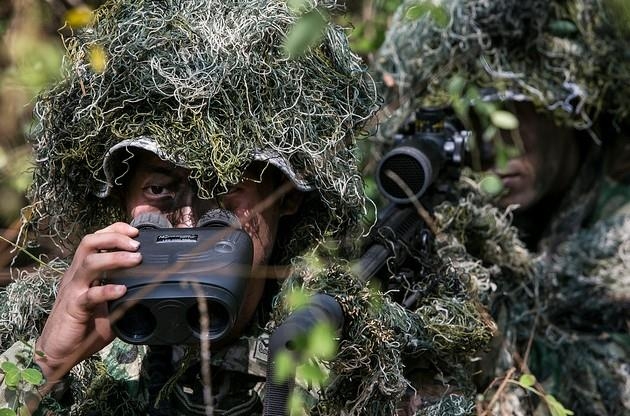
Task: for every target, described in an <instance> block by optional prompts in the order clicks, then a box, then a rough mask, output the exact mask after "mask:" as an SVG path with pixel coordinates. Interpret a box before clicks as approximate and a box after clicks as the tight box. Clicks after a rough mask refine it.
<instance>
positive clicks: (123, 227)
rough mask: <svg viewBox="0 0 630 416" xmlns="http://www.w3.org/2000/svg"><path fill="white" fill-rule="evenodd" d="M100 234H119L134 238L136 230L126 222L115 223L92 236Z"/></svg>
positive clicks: (136, 233)
mask: <svg viewBox="0 0 630 416" xmlns="http://www.w3.org/2000/svg"><path fill="white" fill-rule="evenodd" d="M101 233H120V234H125V235H127V236H129V237H135V236H137V235H138V229H137V228H135V227H132V226H131V225H129V224H127V223H126V222H115V223H113V224H111V225H108V226H107V227H105V228H103V229H100V230H98V231H96V232H95V233H94V234H101Z"/></svg>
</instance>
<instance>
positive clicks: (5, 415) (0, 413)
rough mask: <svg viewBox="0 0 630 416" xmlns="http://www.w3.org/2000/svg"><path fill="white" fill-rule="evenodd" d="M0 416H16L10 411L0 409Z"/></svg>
mask: <svg viewBox="0 0 630 416" xmlns="http://www.w3.org/2000/svg"><path fill="white" fill-rule="evenodd" d="M0 416H16V414H15V412H14V411H13V410H12V409H6V408H5V409H0Z"/></svg>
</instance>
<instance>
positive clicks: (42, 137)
mask: <svg viewBox="0 0 630 416" xmlns="http://www.w3.org/2000/svg"><path fill="white" fill-rule="evenodd" d="M319 6H320V7H322V8H323V9H317V10H316V9H313V10H312V11H314V12H315V13H323V10H326V8H327V7H328V9H327V10H328V11H331V10H332V8H333V4H329V3H327V2H322V3H321V4H319ZM287 7H288V6H287V4H286V3H285V2H284V1H279V0H278V1H261V2H256V1H254V2H248V1H234V2H225V1H211V0H190V1H179V2H173V1H168V2H167V1H152V2H146V1H135V0H134V1H131V0H128V1H122V0H114V1H111V2H109V3H107V5H106V6H104V7H103V8H101V9H99V10H98V11H97V12H96V15H95V18H94V22H93V24H92V25H91V26H90V27H88V28H86V29H84V30H81V31H79V32H78V33H77V34H76V36H73V37H71V38H70V39H69V40H68V61H67V64H68V67H67V72H66V77H65V80H64V81H63V82H62V83H61V84H60V85H58V86H57V87H55V88H54V89H53V90H51V91H50V92H48V93H45V94H43V95H42V96H41V97H40V100H39V103H38V105H37V114H38V116H39V119H40V120H39V122H40V125H39V129H38V131H37V132H36V133H35V135H34V140H33V146H34V149H35V152H36V161H37V168H36V171H35V177H34V183H33V188H32V192H31V195H30V197H31V199H32V207H31V209H30V210H29V217H28V218H27V220H28V221H29V222H28V225H29V226H31V229H32V230H41V232H43V233H47V234H49V235H51V236H53V237H57V241H59V242H60V243H61V244H65V245H66V246H68V248H70V249H72V248H74V247H75V245H76V243H77V240H78V238H79V237H80V236H82V235H83V234H84V233H86V232H90V231H93V230H95V229H98V228H100V227H103V226H105V225H108V224H110V223H111V222H112V221H115V220H120V219H121V218H124V216H125V214H124V211H123V210H122V208H121V205H120V203H119V201H118V200H117V199H116V196H117V194H116V187H117V186H118V185H119V184H120V183H119V182H120V180H121V179H122V180H124V178H120V177H119V176H118V175H117V173H116V172H115V171H114V172H113V171H110V170H108V168H107V167H104V166H103V161H104V158H105V155H106V153H107V152H108V150H109V149H111V148H112V146H115V145H117V144H120V143H131V142H129V140H131V141H136V143H137V140H138V139H139V138H147V137H149V138H151V143H152V144H151V145H152V146H153V145H155V146H157V149H156V150H155V153H156V154H158V155H159V156H160V157H163V158H164V159H166V160H170V161H171V162H173V163H175V164H176V165H182V166H186V167H189V168H191V171H192V173H191V179H192V180H194V181H196V182H197V183H198V184H199V185H200V187H199V189H200V196H201V197H207V198H209V197H211V196H213V195H216V194H219V193H221V192H223V191H224V190H225V189H226V188H228V187H229V186H230V185H231V184H234V183H236V182H238V181H239V180H240V179H241V174H242V170H243V168H244V167H245V166H246V165H247V164H248V163H250V162H251V161H253V160H265V159H260V158H261V156H263V157H264V156H265V155H267V157H269V159H268V161H269V163H277V165H276V166H278V167H280V168H281V169H282V166H285V165H288V166H290V167H291V168H292V173H287V172H286V171H285V173H286V174H287V175H288V176H290V177H291V179H292V180H293V182H294V183H295V184H296V186H298V188H299V189H302V190H303V191H304V192H308V194H307V197H306V201H305V203H304V204H303V208H304V209H303V210H301V212H300V213H299V215H297V216H296V218H297V220H296V222H295V223H292V224H289V226H288V227H287V230H286V231H287V232H288V234H287V235H286V238H284V239H282V240H281V241H279V242H278V247H279V248H280V250H281V252H280V253H276V261H277V262H278V263H283V264H290V265H291V266H292V273H291V276H290V277H289V278H288V279H286V281H285V283H284V285H283V287H282V289H281V291H280V295H279V296H277V298H276V300H275V306H276V308H275V310H274V311H273V312H274V313H273V315H272V318H271V321H270V320H269V317H268V315H266V314H265V311H261V316H259V318H260V320H259V321H258V322H256V323H254V324H253V325H252V328H250V329H249V331H248V333H247V334H245V335H244V336H243V338H242V339H241V340H239V342H238V343H236V345H234V346H231V347H230V348H227V349H226V350H224V351H219V352H216V353H213V355H212V364H216V365H217V366H221V365H223V366H224V370H231V371H232V370H237V371H240V373H239V374H241V377H240V378H236V382H235V383H234V384H238V386H235V387H236V388H237V391H236V393H240V394H241V396H240V397H236V396H238V394H236V395H233V396H234V397H233V398H234V399H235V401H234V405H235V406H237V405H239V404H241V403H239V400H240V401H241V402H242V400H243V397H247V399H250V398H252V397H253V396H252V395H256V396H257V395H258V393H259V392H260V390H261V386H260V383H256V384H255V385H254V386H251V388H249V386H248V385H246V383H245V380H249V379H248V378H245V377H243V376H242V374H245V373H246V374H247V375H254V376H260V375H264V372H262V373H261V362H259V361H257V360H256V358H255V357H254V358H251V357H250V355H249V353H250V352H253V351H255V350H256V345H255V343H256V342H258V340H259V338H258V335H259V334H260V332H261V328H260V327H258V326H257V325H260V326H264V325H267V327H268V328H269V329H272V328H273V327H274V326H275V325H277V324H278V323H280V322H282V321H283V319H284V318H285V317H286V316H287V314H288V313H289V312H290V310H289V307H288V304H287V302H285V298H287V297H289V295H290V291H291V289H293V288H295V287H303V288H305V289H307V290H308V291H311V292H322V293H328V294H331V295H334V296H335V297H336V298H337V300H339V302H340V304H341V305H342V306H343V309H344V312H345V315H346V317H347V323H346V326H345V328H344V333H343V334H342V339H341V342H340V345H339V352H338V354H337V356H336V357H334V358H333V359H332V360H330V361H329V362H326V363H324V365H325V366H326V367H328V368H329V370H330V374H331V381H332V383H331V384H330V385H329V386H327V387H326V388H325V389H324V390H323V391H320V392H318V393H319V400H318V401H316V402H314V403H313V405H312V406H313V408H312V409H311V413H313V414H330V415H338V414H370V415H372V414H373V415H377V414H393V413H394V412H395V409H396V408H397V407H399V404H398V402H399V401H400V399H401V397H402V396H403V395H404V394H405V393H406V392H407V390H409V389H410V388H411V387H410V385H411V383H410V381H409V379H408V375H409V374H408V373H406V368H405V361H409V360H412V361H419V360H422V361H423V362H424V363H426V365H427V366H430V367H432V368H433V369H434V370H436V371H437V376H439V380H440V382H441V383H443V384H446V385H453V386H454V387H455V388H454V389H452V390H449V391H448V394H447V395H444V396H439V395H438V397H435V398H434V399H433V400H432V401H431V402H429V403H427V406H425V414H440V413H442V414H466V413H470V411H471V410H472V409H473V408H474V394H475V391H474V386H473V385H472V383H471V382H470V374H471V368H470V358H471V357H474V356H475V355H476V353H477V350H478V349H481V348H483V347H484V346H485V345H486V344H487V342H488V341H489V340H490V338H491V336H492V333H493V330H494V327H493V325H492V323H491V322H489V321H488V319H487V315H485V314H484V313H483V311H482V310H481V308H480V307H479V300H478V294H477V290H478V289H477V288H478V287H483V286H484V285H486V284H488V282H490V280H491V276H494V275H495V274H496V273H497V271H498V270H499V269H498V268H497V267H496V266H492V267H491V268H487V267H485V265H484V264H482V263H480V262H478V261H477V260H475V259H473V258H471V257H470V256H469V255H468V254H467V253H466V250H465V249H464V246H463V243H461V242H460V241H459V239H462V240H469V241H476V238H475V237H474V236H476V235H483V236H485V237H486V242H485V243H484V244H481V245H478V244H477V245H476V250H477V255H478V256H479V257H480V258H485V257H488V259H493V258H494V257H496V256H497V255H498V254H497V253H504V256H501V255H499V258H501V259H503V260H505V259H509V261H505V262H504V265H503V269H505V270H510V271H511V272H512V273H513V275H514V276H516V277H515V278H516V279H518V278H519V276H520V278H521V279H522V276H524V275H526V270H527V269H528V267H529V266H528V264H527V258H526V257H523V256H522V254H523V249H522V247H521V246H520V245H519V243H518V241H517V240H516V238H515V234H514V232H513V230H511V229H510V227H509V225H508V222H507V221H505V217H504V216H503V215H502V214H501V213H499V212H498V211H497V210H495V209H493V208H490V207H485V208H479V206H478V204H473V203H472V199H471V200H470V203H462V204H461V205H459V206H457V207H454V206H452V205H445V206H444V207H442V208H440V209H443V210H444V212H450V214H448V216H447V217H445V218H444V219H442V220H438V227H439V229H440V230H441V232H440V233H439V236H438V244H437V245H436V248H435V250H434V251H433V252H431V253H429V254H428V256H427V255H426V254H425V256H426V257H423V258H422V259H421V260H423V261H424V262H425V263H426V275H427V276H430V277H431V279H432V280H433V281H434V283H435V284H432V285H428V286H427V287H426V289H424V292H423V296H422V297H421V298H420V299H419V300H418V301H417V303H416V304H415V305H412V307H411V308H410V309H405V308H403V307H402V306H400V305H398V304H396V303H394V302H392V301H390V300H389V298H388V297H387V296H385V295H383V294H380V293H376V292H373V291H371V290H370V289H368V288H366V287H365V285H364V284H363V283H361V282H358V281H357V280H356V279H355V278H354V277H353V275H352V273H351V272H350V267H349V265H350V263H349V261H347V260H343V259H341V258H337V257H336V256H337V254H342V253H335V257H331V256H330V255H329V253H326V254H327V255H326V256H323V259H324V261H325V262H326V263H323V266H321V267H317V265H316V264H314V262H313V261H312V259H313V258H314V256H315V255H317V253H318V252H319V251H318V250H317V249H316V248H315V247H317V246H318V244H319V243H321V242H323V241H324V240H326V239H333V240H344V239H347V238H349V237H351V236H353V235H354V234H352V231H353V229H354V228H355V227H356V226H357V225H358V220H359V218H360V216H361V214H362V210H363V203H364V201H363V193H362V189H361V188H362V182H361V179H360V177H359V175H358V172H357V168H356V162H355V156H356V154H355V151H356V149H355V143H354V140H355V139H356V134H357V132H358V131H360V129H361V126H362V125H363V123H364V122H365V121H366V120H367V119H368V118H369V116H370V115H371V113H372V110H373V109H374V106H375V103H376V98H375V95H374V91H373V87H372V84H371V83H370V82H369V78H366V77H365V75H366V74H365V71H364V69H363V68H362V67H361V65H360V61H359V59H358V58H357V57H356V56H354V55H353V54H352V53H350V52H349V50H348V49H347V42H346V40H345V38H344V36H343V34H342V32H341V31H340V29H339V28H337V27H336V26H334V25H332V24H328V25H327V26H326V28H325V30H324V32H323V38H322V40H321V42H320V43H319V44H317V45H316V46H314V47H312V48H310V49H309V50H307V51H306V53H305V54H304V56H299V57H296V58H288V57H286V56H285V54H284V51H283V50H282V47H281V44H282V42H283V41H284V39H285V38H286V36H287V33H288V31H289V29H290V28H291V27H292V25H293V24H294V23H295V22H297V20H298V19H299V16H298V15H297V14H295V13H293V12H292V11H290V10H289V9H288V8H287ZM99 50H102V51H103V52H104V53H105V56H106V57H107V64H106V67H105V69H104V71H103V72H98V71H95V70H94V68H93V67H92V66H91V65H90V62H89V57H90V56H92V55H91V54H93V53H95V51H99ZM277 159H280V160H282V161H283V162H282V163H280V162H273V160H277ZM285 168H286V166H285ZM208 182H210V183H215V184H216V186H215V187H214V188H212V189H207V188H204V187H203V186H201V185H202V184H204V183H208ZM471 195H472V194H471ZM471 198H472V196H471ZM440 209H438V212H439V210H440ZM484 209H485V210H484ZM481 214H483V215H481ZM438 218H439V215H438ZM470 218H472V219H473V220H469V219H470ZM475 218H478V219H480V220H479V221H475V220H474V219H475ZM27 230H29V229H28V228H27ZM467 236H468V237H467ZM324 248H325V246H321V247H320V249H319V250H322V249H324ZM510 253H511V254H510ZM331 259H332V261H331ZM67 260H69V259H67ZM488 263H490V262H489V261H488ZM67 267H68V264H67V262H66V261H55V262H52V263H51V264H50V265H49V266H48V267H46V266H42V267H41V268H40V269H39V270H38V271H36V272H34V273H29V272H22V273H21V274H20V275H19V276H17V277H16V280H15V282H14V283H12V284H11V285H9V286H8V287H7V288H6V289H3V290H2V291H0V297H1V301H0V308H1V309H0V317H1V321H0V322H1V325H2V330H1V331H0V334H1V337H2V338H1V341H2V348H3V350H6V349H7V348H8V347H9V346H11V344H12V343H14V342H15V341H17V340H27V341H28V340H32V339H34V338H36V337H37V336H38V334H39V333H40V331H41V328H42V325H43V323H44V321H45V319H46V316H47V314H48V313H49V312H50V309H51V307H52V303H53V302H54V297H55V291H56V285H57V282H58V281H59V278H60V276H61V275H62V274H63V270H64V269H65V268H67ZM25 294H28V296H25ZM454 319H455V320H456V321H454ZM249 332H251V334H250V333H249ZM19 350H21V345H20V344H19V343H17V344H13V346H12V347H11V349H10V350H9V351H8V353H11V354H12V353H14V352H16V351H18V352H19ZM27 353H28V352H27ZM30 353H31V354H32V351H31V352H30ZM146 354H147V351H146V348H144V347H137V346H130V345H126V344H123V343H122V342H119V341H115V342H114V343H113V344H112V345H111V346H110V347H108V348H107V349H106V350H104V351H102V352H101V354H100V355H99V356H95V357H93V358H91V359H89V360H86V361H84V362H82V363H81V364H80V365H77V366H76V367H75V368H74V369H73V370H72V371H71V373H70V375H69V378H68V380H66V381H67V383H68V386H69V390H68V391H67V394H66V395H65V396H63V397H61V398H58V397H57V398H55V397H52V396H50V397H46V398H45V399H44V407H46V408H48V409H52V410H53V411H54V412H55V413H57V414H73V415H74V414H76V415H83V414H105V415H107V414H116V415H119V414H124V415H128V414H146V412H147V411H151V412H163V413H168V414H174V413H176V412H175V410H174V409H164V408H162V407H160V406H162V405H163V404H164V403H165V401H164V400H162V401H160V402H159V403H158V408H154V404H155V401H154V400H152V399H151V397H153V396H151V395H152V394H153V395H155V394H156V391H155V390H156V385H157V390H158V391H157V396H158V397H157V398H158V399H160V398H164V397H167V396H168V394H169V393H172V392H173V391H175V392H180V391H183V390H182V389H180V388H179V384H178V383H179V381H180V380H181V379H183V378H185V377H187V376H188V374H187V371H186V370H187V366H188V365H192V363H194V362H195V357H196V351H195V350H193V349H190V350H188V351H185V352H183V359H182V360H181V361H180V362H179V365H180V366H179V367H177V368H176V369H174V368H169V364H170V360H169V357H170V356H162V357H157V358H158V359H154V360H150V359H149V360H148V362H149V363H151V362H153V363H154V364H155V363H157V364H158V365H157V367H158V368H151V366H149V368H147V366H143V365H142V364H143V362H142V361H143V359H144V358H145V357H146V356H147V355H146ZM149 354H156V352H155V351H151V352H150V353H149ZM7 356H8V357H11V355H10V354H5V355H4V356H3V358H6V357H7ZM239 358H240V359H242V358H245V359H244V360H239ZM159 364H162V366H160V365H159ZM262 364H264V362H263V363H262ZM226 366H227V367H226ZM169 372H171V373H174V375H173V377H170V374H169ZM165 374H166V379H164V377H165ZM158 376H160V377H161V378H158ZM258 380H261V379H260V378H259V379H258ZM217 387H218V386H217ZM238 388H240V390H238ZM3 393H7V390H6V389H5V390H3ZM184 393H185V391H184ZM244 395H247V396H244ZM2 399H3V400H7V401H8V400H9V399H10V397H2ZM57 399H59V400H57ZM309 403H310V402H309ZM205 410H206V409H205V408H203V406H202V409H201V412H202V413H203V412H204V411H205ZM404 410H406V409H404Z"/></svg>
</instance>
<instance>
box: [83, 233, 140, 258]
mask: <svg viewBox="0 0 630 416" xmlns="http://www.w3.org/2000/svg"><path fill="white" fill-rule="evenodd" d="M138 247H140V243H139V242H138V241H136V240H134V239H133V238H131V237H130V236H127V235H124V234H121V233H115V232H101V233H98V234H97V233H94V234H88V235H86V236H85V237H83V239H82V240H81V243H80V244H79V247H78V248H77V251H76V253H75V258H81V257H82V256H86V255H88V253H93V252H98V251H101V250H126V251H136V250H137V249H138Z"/></svg>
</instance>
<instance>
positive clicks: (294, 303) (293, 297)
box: [286, 289, 311, 309]
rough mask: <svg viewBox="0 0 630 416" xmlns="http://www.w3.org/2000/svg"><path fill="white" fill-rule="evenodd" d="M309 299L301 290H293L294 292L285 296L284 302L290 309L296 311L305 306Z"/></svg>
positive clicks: (308, 295) (309, 296)
mask: <svg viewBox="0 0 630 416" xmlns="http://www.w3.org/2000/svg"><path fill="white" fill-rule="evenodd" d="M310 299H311V295H310V294H308V293H307V292H305V291H303V290H300V289H295V290H292V291H291V292H290V293H289V294H288V295H287V297H286V302H287V305H288V307H289V308H290V309H297V308H300V307H302V306H305V305H307V304H308V302H309V301H310Z"/></svg>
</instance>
